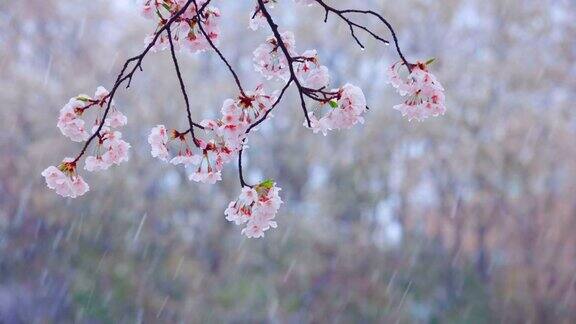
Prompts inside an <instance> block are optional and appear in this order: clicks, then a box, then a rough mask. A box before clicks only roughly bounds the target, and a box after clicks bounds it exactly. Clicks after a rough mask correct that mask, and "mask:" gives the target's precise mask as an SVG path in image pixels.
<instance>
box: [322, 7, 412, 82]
mask: <svg viewBox="0 0 576 324" xmlns="http://www.w3.org/2000/svg"><path fill="white" fill-rule="evenodd" d="M316 2H317V3H318V4H319V5H321V6H322V7H323V8H324V10H325V11H326V13H325V16H324V22H326V21H327V20H328V13H329V12H332V13H334V14H336V15H338V16H339V17H340V18H342V19H343V20H344V21H346V23H348V25H349V26H350V30H351V31H352V36H353V37H354V39H356V42H358V43H359V45H360V46H361V47H362V48H364V46H362V44H361V43H360V42H359V41H358V39H357V38H356V36H355V35H354V32H353V27H352V26H355V27H358V28H360V29H363V30H364V31H366V32H368V33H369V34H370V35H372V37H374V38H376V39H378V40H379V41H381V42H384V43H385V44H389V42H388V41H386V40H384V39H383V38H381V37H380V36H378V35H377V34H376V33H374V32H372V31H370V30H369V29H368V28H366V27H364V26H361V25H358V24H356V23H354V22H353V21H352V20H350V19H349V18H348V17H346V14H350V13H356V14H365V15H372V16H374V17H376V18H378V19H379V20H380V21H382V22H383V23H384V25H386V27H387V28H388V30H389V31H390V33H391V34H392V38H393V39H394V45H395V46H396V51H397V52H398V55H399V56H400V59H402V62H404V64H405V65H406V67H407V68H408V70H409V71H412V65H413V64H411V63H409V62H408V60H406V57H405V56H404V54H403V53H402V50H401V49H400V44H399V42H398V36H397V35H396V31H395V30H394V28H393V27H392V25H391V24H390V23H389V22H388V20H386V19H385V18H384V17H382V15H380V14H378V13H377V12H375V11H373V10H358V9H345V10H339V9H336V8H334V7H331V6H329V5H327V4H326V3H325V2H324V1H323V0H316Z"/></svg>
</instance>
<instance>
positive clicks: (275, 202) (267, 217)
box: [224, 180, 283, 238]
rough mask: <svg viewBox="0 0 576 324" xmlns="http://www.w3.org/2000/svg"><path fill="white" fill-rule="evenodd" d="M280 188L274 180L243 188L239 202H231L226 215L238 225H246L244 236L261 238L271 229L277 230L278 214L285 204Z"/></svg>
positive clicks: (243, 230)
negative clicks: (281, 206) (281, 197)
mask: <svg viewBox="0 0 576 324" xmlns="http://www.w3.org/2000/svg"><path fill="white" fill-rule="evenodd" d="M280 190H281V189H280V188H278V187H276V183H275V182H274V181H272V180H266V181H264V182H262V183H260V184H258V185H255V186H253V187H243V188H242V192H241V193H240V196H239V197H238V199H237V200H235V201H232V202H230V204H229V205H228V208H226V211H225V212H224V214H225V215H226V219H227V220H228V221H230V222H233V223H235V224H236V225H242V224H246V227H244V228H243V229H242V234H244V235H246V236H247V237H248V238H259V237H263V236H264V232H266V231H267V230H269V229H270V228H276V227H277V224H276V222H275V221H274V218H276V213H277V212H278V209H280V205H281V204H282V203H283V201H282V199H280V195H279V194H278V193H279V192H280Z"/></svg>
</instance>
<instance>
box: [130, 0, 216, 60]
mask: <svg viewBox="0 0 576 324" xmlns="http://www.w3.org/2000/svg"><path fill="white" fill-rule="evenodd" d="M207 2H209V1H208V0H197V1H196V4H197V5H198V7H196V4H195V3H194V2H192V3H190V1H187V0H144V3H143V5H142V9H141V14H142V16H143V17H145V18H147V19H152V20H156V21H157V27H156V31H155V32H154V33H152V34H150V35H148V36H147V37H146V38H145V40H144V42H145V44H146V45H148V44H150V43H151V42H152V40H153V39H154V38H155V37H156V33H157V32H158V30H160V28H162V27H164V26H165V25H166V24H167V23H168V21H169V20H170V19H171V18H172V17H176V19H175V21H174V22H172V24H171V25H170V33H171V37H172V40H173V42H174V44H175V46H176V47H178V48H187V49H189V50H190V51H192V52H194V53H195V52H201V51H205V50H207V49H209V48H210V42H213V43H218V39H219V36H220V27H219V20H220V9H218V8H216V7H206V8H205V9H204V10H202V12H201V13H200V14H197V11H199V10H200V8H202V7H203V6H204V5H205V4H206V3H207ZM179 13H180V14H179ZM178 14H179V15H178ZM198 17H200V20H201V24H200V23H199V22H198ZM168 37H170V36H169V35H168V34H160V36H159V37H158V40H157V41H156V43H155V44H154V46H153V49H154V50H157V51H163V50H165V49H167V48H169V46H170V45H169V43H170V42H169V38H168Z"/></svg>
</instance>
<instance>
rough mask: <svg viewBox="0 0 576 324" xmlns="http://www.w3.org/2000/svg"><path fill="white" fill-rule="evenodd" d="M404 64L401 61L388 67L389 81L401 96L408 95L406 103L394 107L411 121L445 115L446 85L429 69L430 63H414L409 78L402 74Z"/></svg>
mask: <svg viewBox="0 0 576 324" xmlns="http://www.w3.org/2000/svg"><path fill="white" fill-rule="evenodd" d="M403 65H404V63H403V62H402V61H400V62H397V63H395V64H393V65H392V66H391V67H390V68H389V69H388V78H389V82H390V83H391V84H392V86H393V87H394V88H396V90H397V91H398V93H399V94H400V95H401V96H403V97H408V98H407V99H406V101H405V102H404V103H402V104H399V105H396V106H394V109H396V110H398V111H400V112H401V113H402V116H405V117H407V118H408V120H409V121H411V120H417V121H423V120H424V119H426V118H428V117H436V116H440V115H443V114H444V113H445V112H446V105H445V97H444V87H442V85H441V84H440V82H439V81H438V80H437V79H436V77H435V76H434V75H433V74H432V73H430V72H429V71H428V65H427V64H426V63H422V62H418V63H416V64H414V65H412V66H411V68H412V72H411V73H410V74H409V75H408V77H407V79H403V78H402V77H401V76H400V71H399V70H400V68H401V67H402V66H403Z"/></svg>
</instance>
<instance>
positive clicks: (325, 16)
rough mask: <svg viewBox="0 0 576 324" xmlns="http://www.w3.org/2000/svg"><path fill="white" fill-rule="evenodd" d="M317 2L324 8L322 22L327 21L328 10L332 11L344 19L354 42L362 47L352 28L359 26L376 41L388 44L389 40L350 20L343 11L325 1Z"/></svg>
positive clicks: (319, 0)
mask: <svg viewBox="0 0 576 324" xmlns="http://www.w3.org/2000/svg"><path fill="white" fill-rule="evenodd" d="M317 2H318V4H320V5H321V6H322V7H323V8H324V10H325V14H324V22H327V21H328V14H329V13H330V12H333V13H334V14H336V15H338V16H339V17H340V18H341V19H342V20H344V21H345V22H346V23H347V24H348V28H350V34H352V37H353V38H354V40H355V41H356V43H357V44H358V45H359V46H360V47H361V48H364V44H362V42H361V41H360V40H359V39H358V37H357V36H356V32H355V31H354V28H359V29H361V30H363V31H365V32H367V33H368V34H370V35H371V36H372V37H374V38H375V39H377V40H378V41H380V42H382V43H384V44H386V45H388V44H390V42H389V41H387V40H385V39H384V38H382V37H380V36H378V34H376V33H375V32H373V31H371V30H370V29H368V27H366V26H364V25H361V24H359V23H356V22H354V21H352V20H351V19H350V18H348V17H346V16H345V15H344V13H345V11H344V12H343V11H340V10H337V9H334V8H332V7H330V6H328V5H327V4H326V3H324V1H321V0H318V1H317Z"/></svg>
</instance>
